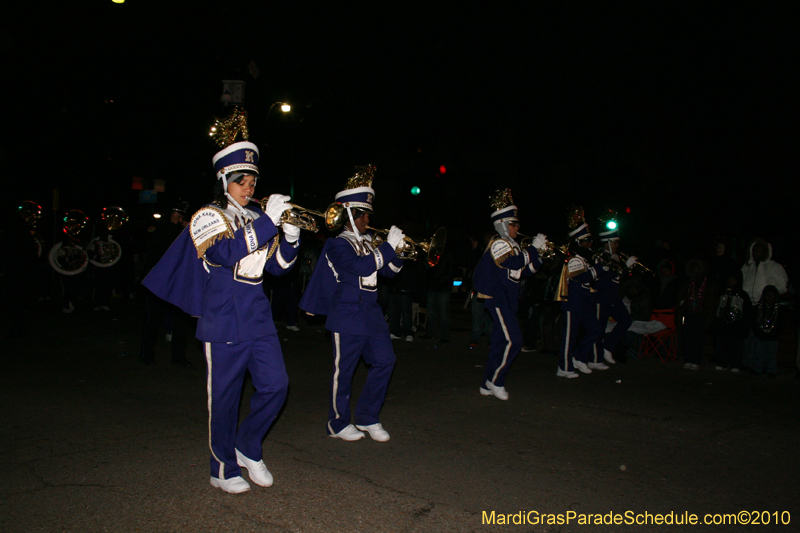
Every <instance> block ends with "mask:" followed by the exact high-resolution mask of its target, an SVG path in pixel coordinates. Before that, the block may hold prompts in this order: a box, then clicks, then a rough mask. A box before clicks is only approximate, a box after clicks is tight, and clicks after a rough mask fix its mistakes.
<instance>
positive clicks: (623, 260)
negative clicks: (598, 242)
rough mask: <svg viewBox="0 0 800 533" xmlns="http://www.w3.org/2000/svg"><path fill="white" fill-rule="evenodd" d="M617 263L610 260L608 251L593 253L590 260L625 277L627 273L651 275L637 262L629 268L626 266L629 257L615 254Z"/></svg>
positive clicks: (651, 273) (650, 272)
mask: <svg viewBox="0 0 800 533" xmlns="http://www.w3.org/2000/svg"><path fill="white" fill-rule="evenodd" d="M616 254H617V257H618V258H619V261H616V260H614V259H612V256H611V252H609V251H608V250H599V251H597V252H595V253H594V255H593V256H592V259H593V260H594V262H595V263H598V262H599V263H603V264H604V265H606V266H607V267H608V268H610V269H611V270H613V271H614V272H616V273H617V274H621V275H625V274H627V273H629V272H630V273H638V274H649V275H653V271H652V270H650V269H649V268H647V267H646V266H644V265H643V264H641V263H640V262H639V261H636V262H634V263H633V264H632V265H631V266H630V268H629V267H628V266H627V262H628V259H629V258H630V256H628V255H626V254H623V253H620V252H616Z"/></svg>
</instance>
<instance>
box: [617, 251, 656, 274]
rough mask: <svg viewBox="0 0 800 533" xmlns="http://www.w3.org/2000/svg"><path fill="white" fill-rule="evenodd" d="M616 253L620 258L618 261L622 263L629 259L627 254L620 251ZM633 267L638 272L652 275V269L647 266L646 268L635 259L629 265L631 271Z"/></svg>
mask: <svg viewBox="0 0 800 533" xmlns="http://www.w3.org/2000/svg"><path fill="white" fill-rule="evenodd" d="M617 255H618V256H619V260H620V261H621V262H622V263H623V264H625V263H627V262H628V259H629V256H628V255H626V254H621V253H619V252H617ZM634 269H636V270H638V272H639V273H640V274H649V275H651V276H652V275H653V271H652V270H650V269H649V268H647V267H646V266H644V265H643V264H641V263H640V262H639V261H636V262H635V263H633V264H632V265H631V271H633V270H634Z"/></svg>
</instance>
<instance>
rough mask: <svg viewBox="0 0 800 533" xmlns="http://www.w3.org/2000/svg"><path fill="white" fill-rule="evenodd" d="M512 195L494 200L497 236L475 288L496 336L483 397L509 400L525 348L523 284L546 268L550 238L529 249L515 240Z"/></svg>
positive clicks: (483, 259) (516, 227)
mask: <svg viewBox="0 0 800 533" xmlns="http://www.w3.org/2000/svg"><path fill="white" fill-rule="evenodd" d="M513 202H514V200H513V199H512V198H511V191H510V190H509V189H505V190H502V191H497V193H496V194H495V196H494V197H493V198H492V207H494V208H495V211H494V212H493V213H492V223H493V224H494V228H495V230H496V231H497V235H495V236H494V237H492V240H491V241H489V246H488V247H487V249H486V251H485V252H484V254H483V256H481V259H480V260H479V261H478V265H477V267H476V268H475V276H474V285H475V289H476V290H477V291H478V293H479V294H478V297H479V298H484V299H485V303H484V306H485V307H486V309H487V310H488V311H489V313H490V314H491V315H492V336H491V340H490V349H489V357H488V358H487V360H486V368H485V371H484V374H483V379H482V380H481V385H480V389H479V390H480V393H481V394H482V395H484V396H490V395H494V396H495V397H496V398H498V399H500V400H508V391H506V389H505V381H506V376H507V375H508V369H509V368H510V367H511V363H513V362H514V359H515V358H516V357H517V354H519V351H520V349H521V348H522V332H521V331H520V328H519V323H518V322H517V306H518V305H519V281H520V278H521V277H522V276H523V275H524V276H531V275H533V274H534V273H536V271H537V270H538V269H539V267H540V266H541V265H542V262H541V260H540V259H539V252H538V251H537V248H542V247H543V246H544V244H545V242H547V237H545V236H544V235H542V234H541V233H540V234H538V235H537V236H536V238H534V239H533V243H532V244H531V245H530V246H528V247H527V248H524V249H523V248H521V247H520V245H519V244H517V242H516V241H515V240H514V239H515V238H516V237H517V234H518V232H519V219H518V218H517V206H515V205H513Z"/></svg>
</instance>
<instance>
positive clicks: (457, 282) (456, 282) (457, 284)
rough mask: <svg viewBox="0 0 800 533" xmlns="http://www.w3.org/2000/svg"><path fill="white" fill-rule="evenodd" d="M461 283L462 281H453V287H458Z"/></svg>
mask: <svg viewBox="0 0 800 533" xmlns="http://www.w3.org/2000/svg"><path fill="white" fill-rule="evenodd" d="M461 283H462V281H461V280H460V279H454V280H453V287H460V286H461Z"/></svg>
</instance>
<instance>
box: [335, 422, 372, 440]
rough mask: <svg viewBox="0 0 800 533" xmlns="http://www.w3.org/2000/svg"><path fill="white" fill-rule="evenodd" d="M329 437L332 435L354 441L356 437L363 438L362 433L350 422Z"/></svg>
mask: <svg viewBox="0 0 800 533" xmlns="http://www.w3.org/2000/svg"><path fill="white" fill-rule="evenodd" d="M331 437H333V438H334V439H342V440H349V441H354V440H358V439H363V438H364V434H363V433H361V432H360V431H359V430H357V429H356V427H355V426H354V425H353V424H350V425H349V426H347V427H346V428H344V429H343V430H341V431H340V432H339V433H336V434H334V435H331Z"/></svg>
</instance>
